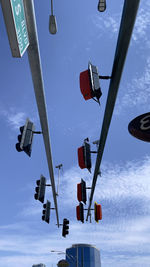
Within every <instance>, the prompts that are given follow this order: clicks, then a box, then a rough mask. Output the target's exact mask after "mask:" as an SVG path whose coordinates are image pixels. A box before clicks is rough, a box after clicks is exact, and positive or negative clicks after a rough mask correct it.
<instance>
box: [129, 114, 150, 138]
mask: <svg viewBox="0 0 150 267" xmlns="http://www.w3.org/2000/svg"><path fill="white" fill-rule="evenodd" d="M128 130H129V133H130V134H131V135H133V136H134V137H136V138H138V139H140V140H142V141H146V142H150V112H148V113H144V114H142V115H140V116H138V117H136V118H135V119H133V120H132V121H131V122H130V123H129V125H128Z"/></svg>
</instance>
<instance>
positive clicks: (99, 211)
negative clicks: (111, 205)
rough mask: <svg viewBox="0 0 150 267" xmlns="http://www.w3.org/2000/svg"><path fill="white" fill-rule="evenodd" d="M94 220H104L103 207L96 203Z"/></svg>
mask: <svg viewBox="0 0 150 267" xmlns="http://www.w3.org/2000/svg"><path fill="white" fill-rule="evenodd" d="M94 218H95V221H96V222H98V221H99V220H102V206H101V205H100V204H97V203H96V202H95V203H94Z"/></svg>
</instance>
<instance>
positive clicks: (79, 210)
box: [76, 202, 84, 223]
mask: <svg viewBox="0 0 150 267" xmlns="http://www.w3.org/2000/svg"><path fill="white" fill-rule="evenodd" d="M76 215H77V220H78V221H81V222H82V223H84V208H83V203H82V202H80V204H79V205H78V206H77V207H76Z"/></svg>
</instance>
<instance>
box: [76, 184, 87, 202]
mask: <svg viewBox="0 0 150 267" xmlns="http://www.w3.org/2000/svg"><path fill="white" fill-rule="evenodd" d="M77 198H78V201H79V202H81V201H82V202H83V203H84V204H86V201H87V196H86V182H85V181H84V180H83V179H81V183H80V184H77Z"/></svg>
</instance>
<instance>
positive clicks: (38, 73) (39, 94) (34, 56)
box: [24, 0, 59, 227]
mask: <svg viewBox="0 0 150 267" xmlns="http://www.w3.org/2000/svg"><path fill="white" fill-rule="evenodd" d="M24 8H25V15H26V21H27V28H28V35H29V47H28V50H27V52H28V59H29V64H30V69H31V74H32V80H33V85H34V92H35V97H36V102H37V107H38V112H39V117H40V123H41V129H42V134H43V140H44V145H45V151H46V157H47V163H48V169H49V174H50V181H51V186H52V193H53V199H54V206H55V211H56V219H57V225H58V227H59V216H58V206H57V198H56V195H57V194H56V189H55V179H54V170H53V161H52V152H51V144H50V135H49V126H48V116H47V110H46V102H45V92H44V82H43V75H42V66H41V59H40V51H39V44H38V36H37V28H36V20H35V12H34V4H33V0H24Z"/></svg>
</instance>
